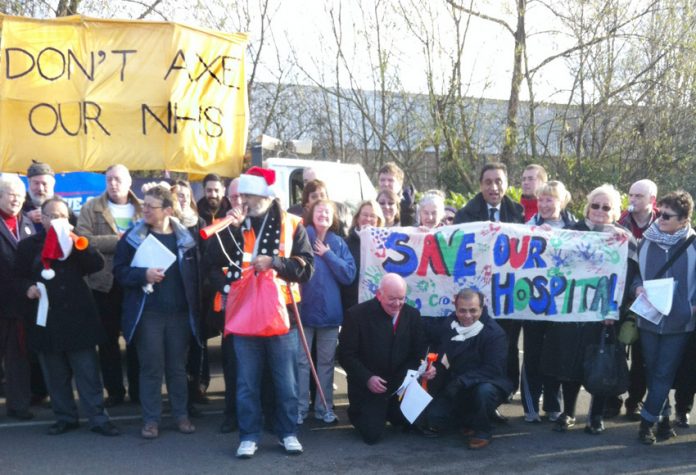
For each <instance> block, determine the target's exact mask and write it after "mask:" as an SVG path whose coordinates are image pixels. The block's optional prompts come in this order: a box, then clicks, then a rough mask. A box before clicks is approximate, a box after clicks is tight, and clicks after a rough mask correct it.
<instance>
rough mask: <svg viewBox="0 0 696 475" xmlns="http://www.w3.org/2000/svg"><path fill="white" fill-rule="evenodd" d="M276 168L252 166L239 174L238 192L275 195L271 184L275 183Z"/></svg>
mask: <svg viewBox="0 0 696 475" xmlns="http://www.w3.org/2000/svg"><path fill="white" fill-rule="evenodd" d="M275 179H276V176H275V170H271V169H268V168H261V167H251V168H250V169H249V170H247V172H246V173H244V174H242V175H240V176H239V187H238V188H237V193H239V194H240V195H242V194H244V195H257V196H266V197H270V196H273V191H272V190H271V185H273V184H274V183H275Z"/></svg>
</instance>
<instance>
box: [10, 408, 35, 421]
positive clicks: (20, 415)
mask: <svg viewBox="0 0 696 475" xmlns="http://www.w3.org/2000/svg"><path fill="white" fill-rule="evenodd" d="M7 417H11V418H13V419H19V420H20V421H28V420H31V419H33V418H34V413H33V412H31V411H27V410H26V409H22V410H17V409H8V410H7Z"/></svg>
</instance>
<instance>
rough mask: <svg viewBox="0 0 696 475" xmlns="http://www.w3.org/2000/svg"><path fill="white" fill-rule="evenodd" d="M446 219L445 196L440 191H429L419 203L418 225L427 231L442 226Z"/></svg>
mask: <svg viewBox="0 0 696 475" xmlns="http://www.w3.org/2000/svg"><path fill="white" fill-rule="evenodd" d="M444 218H445V194H444V193H443V192H441V191H440V190H428V191H426V192H425V193H423V197H422V198H421V199H420V200H419V201H418V225H419V228H420V229H422V230H425V231H428V230H430V229H433V228H436V227H438V226H440V225H441V223H442V220H443V219H444Z"/></svg>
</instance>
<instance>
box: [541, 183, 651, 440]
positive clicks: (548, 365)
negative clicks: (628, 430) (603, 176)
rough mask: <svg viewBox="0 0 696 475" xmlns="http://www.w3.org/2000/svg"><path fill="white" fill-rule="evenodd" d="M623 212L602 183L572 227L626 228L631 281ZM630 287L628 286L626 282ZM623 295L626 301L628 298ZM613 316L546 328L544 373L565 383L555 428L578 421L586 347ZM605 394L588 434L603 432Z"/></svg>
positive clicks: (630, 271)
mask: <svg viewBox="0 0 696 475" xmlns="http://www.w3.org/2000/svg"><path fill="white" fill-rule="evenodd" d="M620 214H621V196H620V195H619V192H618V191H617V190H616V189H615V188H614V187H613V186H611V185H602V186H600V187H598V188H595V189H594V190H592V191H591V192H590V194H589V195H587V204H586V205H585V219H583V220H582V221H580V222H578V223H577V224H575V225H574V226H571V229H575V230H578V231H596V232H617V231H619V232H625V233H626V234H627V236H628V238H629V251H628V261H627V263H626V265H627V274H626V282H632V281H633V278H634V277H633V276H634V275H635V274H636V273H637V272H638V265H637V263H636V260H635V259H636V244H635V241H634V240H633V238H632V237H631V236H630V234H629V233H628V231H627V230H626V229H624V228H622V227H621V226H618V225H616V224H615V222H616V220H617V219H618V218H619V216H620ZM626 290H628V286H626ZM625 297H626V295H624V299H623V300H624V301H625V300H626V298H625ZM613 324H614V320H609V319H607V320H604V321H603V322H572V323H571V322H568V323H565V322H564V323H552V324H550V325H549V327H548V328H547V331H546V336H545V339H544V345H543V349H542V373H544V374H546V375H549V376H552V377H555V378H556V379H558V380H559V381H561V383H562V385H563V413H562V414H561V415H560V416H559V417H558V419H557V420H556V426H555V427H554V430H556V431H559V432H565V431H567V430H568V429H569V428H570V427H572V426H574V425H575V404H576V402H577V398H578V394H579V392H580V386H581V384H582V377H583V363H584V355H585V347H586V346H588V345H591V344H596V343H598V342H599V340H600V338H601V335H602V332H603V331H605V328H606V327H607V326H611V325H613ZM606 399H607V398H606V397H600V396H593V397H592V404H591V407H590V415H589V418H588V421H587V425H586V426H585V432H587V433H588V434H594V435H597V434H601V433H602V432H604V417H603V414H604V407H605V404H606Z"/></svg>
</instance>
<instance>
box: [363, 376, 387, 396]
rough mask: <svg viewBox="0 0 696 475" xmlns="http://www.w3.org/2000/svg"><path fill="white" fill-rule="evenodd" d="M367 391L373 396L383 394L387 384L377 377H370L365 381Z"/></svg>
mask: <svg viewBox="0 0 696 475" xmlns="http://www.w3.org/2000/svg"><path fill="white" fill-rule="evenodd" d="M367 389H369V390H370V392H372V393H374V394H384V393H385V392H387V382H386V381H385V380H383V379H382V378H380V377H379V376H371V377H370V379H368V380H367Z"/></svg>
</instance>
